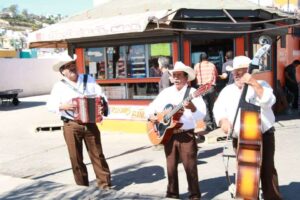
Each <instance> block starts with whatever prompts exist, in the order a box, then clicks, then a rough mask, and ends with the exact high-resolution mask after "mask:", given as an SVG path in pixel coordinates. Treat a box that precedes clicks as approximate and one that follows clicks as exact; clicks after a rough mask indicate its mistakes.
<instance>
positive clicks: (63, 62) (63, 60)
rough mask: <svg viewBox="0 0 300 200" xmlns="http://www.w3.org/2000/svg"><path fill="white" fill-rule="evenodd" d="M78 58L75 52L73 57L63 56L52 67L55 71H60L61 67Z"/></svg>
mask: <svg viewBox="0 0 300 200" xmlns="http://www.w3.org/2000/svg"><path fill="white" fill-rule="evenodd" d="M75 60H76V55H75V54H74V55H73V58H71V57H70V56H64V57H63V58H61V59H60V60H59V61H58V62H57V63H55V64H54V65H53V67H52V69H53V70H54V71H55V72H59V69H60V68H61V67H62V66H64V65H66V64H68V63H71V62H74V61H75Z"/></svg>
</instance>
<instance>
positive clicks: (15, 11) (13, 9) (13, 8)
mask: <svg viewBox="0 0 300 200" xmlns="http://www.w3.org/2000/svg"><path fill="white" fill-rule="evenodd" d="M8 11H9V12H12V14H13V16H16V15H17V14H18V5H17V4H13V5H11V6H9V7H8Z"/></svg>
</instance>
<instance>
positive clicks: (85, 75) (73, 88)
mask: <svg viewBox="0 0 300 200" xmlns="http://www.w3.org/2000/svg"><path fill="white" fill-rule="evenodd" d="M87 79H88V75H87V74H84V75H83V92H80V91H79V90H78V88H76V87H74V86H73V85H71V84H70V83H69V82H68V81H66V80H65V79H62V80H61V82H63V83H64V84H66V85H67V86H68V87H69V88H71V89H72V90H74V91H75V92H77V93H79V94H81V95H84V92H85V90H86V84H87Z"/></svg>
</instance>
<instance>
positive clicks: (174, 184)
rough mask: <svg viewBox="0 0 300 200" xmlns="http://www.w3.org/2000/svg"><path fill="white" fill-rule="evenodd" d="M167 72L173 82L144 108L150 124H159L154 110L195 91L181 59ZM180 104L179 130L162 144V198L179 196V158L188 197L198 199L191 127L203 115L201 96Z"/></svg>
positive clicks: (176, 102) (190, 71) (175, 102)
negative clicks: (164, 167) (164, 184)
mask: <svg viewBox="0 0 300 200" xmlns="http://www.w3.org/2000/svg"><path fill="white" fill-rule="evenodd" d="M170 73H171V74H172V77H173V80H174V85H172V86H170V87H168V88H166V89H164V90H163V91H161V92H160V93H159V94H158V96H157V97H156V98H155V99H154V101H153V102H151V103H150V105H149V106H148V107H147V109H146V116H147V117H148V120H149V121H150V122H152V123H159V121H158V119H157V115H156V113H158V112H163V111H164V109H165V106H166V105H168V104H172V105H178V104H179V103H180V102H182V101H183V99H184V98H185V96H186V94H187V95H188V94H191V93H193V92H195V90H196V89H195V88H191V87H189V86H188V82H189V81H192V80H193V79H195V72H194V70H193V69H192V68H191V67H189V66H186V65H185V64H183V63H182V62H176V63H175V66H174V70H170ZM188 88H190V89H188ZM187 91H188V92H187ZM183 106H184V108H183V109H182V110H180V111H179V114H180V115H182V116H181V117H180V120H179V123H182V124H183V125H182V127H180V129H174V130H173V133H174V134H172V135H171V138H170V139H169V141H167V142H166V143H165V144H164V151H165V156H166V160H167V174H168V186H167V192H166V197H167V198H179V182H178V170H177V168H178V164H179V162H180V160H181V161H182V164H183V166H184V169H185V172H186V176H187V181H188V190H189V193H190V195H189V198H190V199H194V200H196V199H200V197H201V193H200V189H199V182H198V170H197V144H196V140H195V135H194V128H195V122H196V120H201V119H203V118H204V116H205V114H206V108H205V103H204V101H203V99H202V97H197V98H194V99H192V101H191V102H184V104H183Z"/></svg>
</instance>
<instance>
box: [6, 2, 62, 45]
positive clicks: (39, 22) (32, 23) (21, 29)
mask: <svg viewBox="0 0 300 200" xmlns="http://www.w3.org/2000/svg"><path fill="white" fill-rule="evenodd" d="M65 17H66V16H62V15H61V14H57V15H49V16H44V15H36V14H32V13H29V12H28V11H27V9H21V8H19V7H18V5H11V6H9V7H7V8H3V9H2V10H0V49H2V50H3V49H9V50H20V49H24V48H27V36H28V34H29V33H30V32H32V31H35V30H38V29H40V28H43V27H46V26H49V25H51V24H54V23H57V22H58V21H60V20H62V19H63V18H65Z"/></svg>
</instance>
